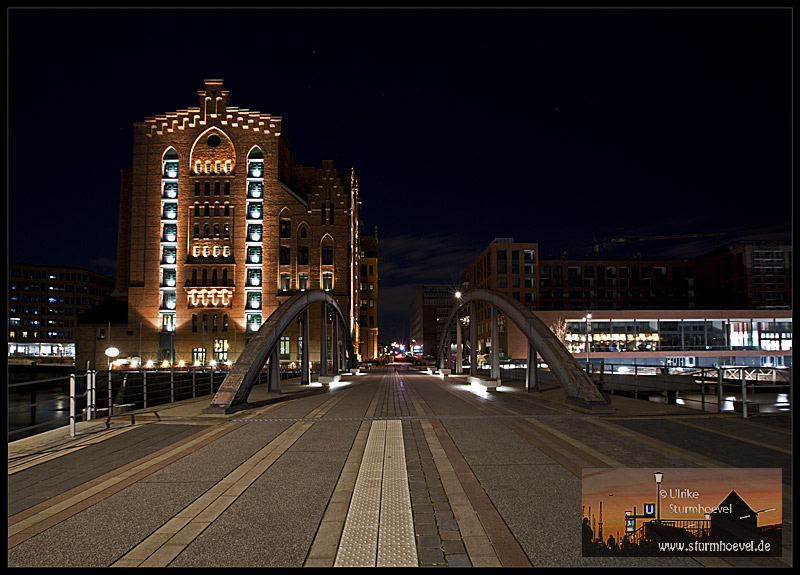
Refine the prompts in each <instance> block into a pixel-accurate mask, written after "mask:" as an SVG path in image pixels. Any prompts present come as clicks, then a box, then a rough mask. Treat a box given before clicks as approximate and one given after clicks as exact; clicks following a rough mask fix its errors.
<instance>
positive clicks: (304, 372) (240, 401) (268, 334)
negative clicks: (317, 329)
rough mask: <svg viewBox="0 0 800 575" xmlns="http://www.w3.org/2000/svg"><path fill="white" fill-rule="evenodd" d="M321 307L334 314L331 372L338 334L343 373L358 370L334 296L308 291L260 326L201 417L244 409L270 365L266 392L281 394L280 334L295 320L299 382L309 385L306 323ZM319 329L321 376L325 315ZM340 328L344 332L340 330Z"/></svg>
mask: <svg viewBox="0 0 800 575" xmlns="http://www.w3.org/2000/svg"><path fill="white" fill-rule="evenodd" d="M316 303H320V304H321V305H322V306H325V309H327V310H331V311H332V312H333V316H334V317H333V338H332V342H333V345H332V346H331V347H332V350H331V352H332V355H333V369H334V372H337V371H338V368H339V363H340V362H339V359H340V356H339V346H338V343H339V341H338V340H339V333H340V332H341V338H342V340H343V344H344V347H343V351H345V352H346V357H345V358H342V359H343V361H342V363H343V364H344V369H355V368H357V367H358V361H357V359H356V355H355V350H354V348H353V342H352V340H351V338H350V333H349V330H348V329H347V325H348V322H347V320H346V318H345V316H344V313H342V308H341V306H340V305H339V302H338V301H337V300H336V298H335V297H333V295H332V294H331V293H330V292H328V291H324V290H309V291H304V292H300V293H298V294H295V295H294V296H292V297H290V298H289V299H288V300H286V301H285V302H283V303H282V304H281V305H279V306H278V308H277V309H276V310H275V311H274V312H272V314H271V315H270V316H269V317H268V318H267V320H266V321H265V322H264V323H263V324H261V327H260V328H259V330H258V331H257V332H256V333H255V335H254V336H253V337H252V338H251V339H250V342H249V343H248V344H247V347H245V349H244V351H243V352H242V353H241V354H240V355H239V358H238V359H237V360H236V363H234V364H233V365H232V366H231V369H230V371H229V372H228V375H227V376H226V377H225V379H224V380H223V382H222V385H220V387H219V390H217V393H216V395H214V399H213V400H212V401H211V404H210V405H209V406H208V407H207V408H205V409H204V410H203V413H231V412H234V411H237V410H238V409H241V408H242V407H244V406H246V405H247V397H248V395H250V391H251V389H252V387H253V385H254V384H255V382H256V381H258V376H259V373H260V372H261V369H262V368H263V367H264V365H266V363H267V361H269V362H270V368H269V390H270V391H275V392H280V379H279V366H278V361H279V358H278V344H279V343H280V338H281V335H282V334H283V332H285V331H286V329H287V328H289V326H290V325H292V323H293V322H294V321H295V319H296V318H297V317H298V316H301V318H302V324H303V342H304V344H303V349H302V355H301V357H302V359H301V382H302V383H309V382H308V375H309V373H310V367H309V366H310V364H309V354H310V349H309V348H310V345H309V343H308V342H310V341H311V338H310V326H309V321H308V310H309V307H310V306H311V305H313V304H316ZM321 317H322V321H321V322H320V323H321V329H322V333H323V336H322V338H321V344H320V360H321V361H320V375H328V374H327V369H328V357H327V345H326V339H327V338H326V337H325V334H327V313H323V314H322V316H321ZM340 326H342V328H343V329H341V330H340V329H339V327H340Z"/></svg>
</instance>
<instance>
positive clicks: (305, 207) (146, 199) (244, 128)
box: [78, 80, 360, 365]
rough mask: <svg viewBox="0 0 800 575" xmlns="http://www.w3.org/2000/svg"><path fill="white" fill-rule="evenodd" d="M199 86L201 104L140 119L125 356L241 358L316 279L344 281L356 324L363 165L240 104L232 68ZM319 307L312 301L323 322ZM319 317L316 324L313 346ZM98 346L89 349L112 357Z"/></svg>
mask: <svg viewBox="0 0 800 575" xmlns="http://www.w3.org/2000/svg"><path fill="white" fill-rule="evenodd" d="M197 96H198V101H197V103H196V105H195V106H193V107H188V108H186V109H182V110H176V111H172V112H167V113H165V114H162V115H158V116H155V117H151V118H147V119H145V120H144V121H141V122H135V123H134V141H133V162H132V168H131V169H130V170H124V171H123V175H122V185H121V193H120V196H121V197H120V215H119V222H120V223H119V240H118V246H119V247H118V271H117V291H118V292H119V293H121V294H124V299H125V301H126V303H127V329H125V331H124V332H123V333H122V334H119V335H116V334H115V335H116V337H115V338H114V340H113V341H114V346H115V347H117V348H118V349H119V350H120V352H121V353H120V357H128V358H138V360H139V361H147V360H148V359H149V360H155V361H158V362H164V361H166V362H172V363H175V362H183V363H186V364H201V365H205V364H208V363H210V362H211V361H214V362H226V361H235V360H236V358H237V357H238V355H239V353H240V352H241V351H242V350H243V349H244V346H245V345H246V343H247V342H248V341H249V338H250V336H251V335H252V334H253V333H254V332H255V331H257V330H258V329H259V327H260V326H261V324H262V323H263V322H264V321H265V320H266V319H267V318H268V317H269V315H270V314H271V313H272V312H273V311H274V310H275V309H276V308H277V307H278V306H279V305H281V303H282V302H284V301H286V300H287V299H288V298H289V297H290V296H292V295H293V294H295V293H297V292H299V291H303V290H312V289H324V290H328V291H330V292H332V293H333V295H334V296H335V297H336V298H337V300H338V301H339V303H340V305H341V307H342V309H343V311H344V313H345V315H346V316H347V318H348V322H349V325H348V326H347V329H348V330H350V332H351V334H354V332H355V327H356V326H355V322H356V321H357V310H356V307H355V306H356V302H357V301H358V300H357V298H358V285H357V283H356V281H355V277H356V275H357V270H358V265H359V249H358V248H359V229H358V222H359V219H358V205H359V203H360V202H359V198H358V183H357V179H356V175H355V171H354V170H353V169H352V168H351V169H347V170H345V171H339V170H338V169H337V168H336V167H335V166H334V163H333V162H332V161H324V162H323V163H322V166H321V167H309V166H303V165H300V164H298V163H297V162H296V161H295V158H294V156H293V153H292V151H291V149H290V146H289V140H288V138H287V137H286V135H284V133H283V123H282V119H281V118H280V117H278V116H272V115H270V114H265V113H261V112H258V111H253V110H250V109H247V108H239V107H234V106H231V105H230V103H231V96H230V93H229V91H228V90H227V89H225V87H224V85H223V82H222V80H206V81H205V87H204V89H203V90H200V91H199V92H197ZM320 313H321V311H316V310H313V309H312V311H311V316H312V317H311V322H312V325H318V322H319V321H320ZM315 316H316V317H315ZM101 327H102V326H101V325H100V324H94V325H87V329H94V330H96V331H98V330H99V329H100V328H101ZM318 331H319V330H313V329H312V330H311V332H312V337H311V342H310V344H309V350H310V351H311V352H312V353H313V352H314V351H315V348H316V350H318V349H319V341H318V340H317V341H315V336H314V333H318ZM98 333H99V331H98ZM301 333H302V332H301V331H300V330H299V329H292V330H289V331H287V333H286V334H285V335H284V337H283V339H282V340H281V347H280V356H281V359H283V360H287V361H293V360H296V359H298V358H299V357H300V349H301V346H302V345H303V342H302V337H301V335H300V334H301ZM90 337H91V336H90ZM94 337H99V335H95V336H94ZM93 347H94V348H96V347H97V346H90V345H88V344H87V345H86V346H85V351H86V353H87V354H90V355H94V357H93V359H94V360H95V362H97V361H98V359H99V360H101V361H102V360H104V357H100V358H98V357H97V352H92V351H91V349H92V348H93ZM78 351H79V353H80V352H81V350H80V349H79V350H78ZM87 359H89V358H87Z"/></svg>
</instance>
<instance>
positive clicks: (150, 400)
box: [8, 368, 290, 441]
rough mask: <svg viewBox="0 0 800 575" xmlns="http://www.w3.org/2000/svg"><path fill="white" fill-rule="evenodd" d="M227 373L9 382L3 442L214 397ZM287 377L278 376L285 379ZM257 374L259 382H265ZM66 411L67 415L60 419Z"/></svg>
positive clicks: (128, 373)
mask: <svg viewBox="0 0 800 575" xmlns="http://www.w3.org/2000/svg"><path fill="white" fill-rule="evenodd" d="M226 374H227V371H220V370H212V369H202V368H196V369H188V370H163V369H162V370H90V371H87V372H86V373H81V374H70V375H67V376H61V377H56V378H51V379H39V380H34V381H28V382H22V383H14V384H9V385H8V388H9V405H8V414H9V431H8V440H9V441H13V440H15V439H19V438H21V437H20V436H22V437H27V436H30V435H35V434H38V433H42V432H44V431H48V430H50V429H55V428H58V427H64V426H67V425H69V427H70V435H71V436H73V437H74V435H75V424H76V422H78V421H91V420H93V419H97V418H99V417H109V416H112V415H118V414H120V413H123V412H125V411H129V410H133V409H141V408H147V407H152V406H155V405H161V404H165V403H174V402H176V401H181V400H184V399H190V398H193V397H198V396H202V395H208V394H213V393H214V392H215V391H216V390H217V389H218V388H219V386H220V384H221V383H222V381H223V380H224V378H225V375H226ZM286 375H290V374H289V373H287V374H283V373H282V374H281V376H282V378H285V376H286ZM266 380H267V374H266V372H262V373H261V374H260V376H259V383H266ZM62 412H67V414H66V415H61V413H62Z"/></svg>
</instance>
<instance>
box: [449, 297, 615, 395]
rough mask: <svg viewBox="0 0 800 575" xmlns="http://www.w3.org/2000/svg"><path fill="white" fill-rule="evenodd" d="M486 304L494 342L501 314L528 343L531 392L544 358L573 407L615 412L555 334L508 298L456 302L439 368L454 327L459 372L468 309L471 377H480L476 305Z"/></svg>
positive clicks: (495, 360)
mask: <svg viewBox="0 0 800 575" xmlns="http://www.w3.org/2000/svg"><path fill="white" fill-rule="evenodd" d="M479 301H480V302H486V303H488V304H490V305H491V311H492V319H491V326H492V334H491V337H492V342H496V341H497V313H498V311H501V312H502V313H503V314H504V315H505V317H506V319H507V320H510V321H512V322H513V323H514V324H515V325H516V326H517V327H518V328H519V330H520V331H521V332H522V333H523V335H525V337H526V338H527V340H528V378H527V387H528V389H530V388H531V382H532V381H535V378H536V369H537V367H536V358H537V352H538V355H541V356H542V358H543V359H544V361H545V362H546V363H547V365H548V367H549V368H550V371H551V373H552V374H553V375H554V376H555V379H556V381H557V382H558V383H559V385H561V387H562V388H563V389H564V392H565V393H566V396H567V400H568V401H569V402H570V403H574V404H576V405H581V406H583V407H587V408H589V409H592V410H597V411H612V410H613V408H612V407H611V405H610V404H609V402H608V400H607V399H606V398H605V397H604V396H603V394H602V393H601V392H600V390H599V389H598V388H597V386H596V385H595V384H594V382H593V381H592V379H591V378H590V377H589V375H588V374H587V373H586V372H585V371H584V370H583V369H581V366H580V365H579V364H578V362H577V361H576V360H575V358H574V357H572V354H571V353H570V352H569V351H568V350H567V348H566V347H564V344H563V343H561V341H560V340H559V339H558V338H557V337H556V336H555V334H554V333H553V332H552V331H551V330H550V329H549V328H548V327H547V326H546V325H545V324H544V323H543V322H542V321H541V320H540V319H539V318H538V317H536V315H534V314H533V313H532V312H531V311H530V310H529V309H528V308H527V307H525V306H523V305H522V304H520V303H519V302H518V301H516V300H515V299H512V298H510V297H508V296H507V295H505V294H503V293H499V292H494V291H490V290H481V289H477V290H470V291H467V292H464V293H462V294H461V296H460V297H458V298H457V301H456V304H455V305H454V306H453V309H451V310H450V314H449V315H448V317H447V320H446V323H445V326H444V331H443V332H442V336H441V339H440V341H439V349H438V359H437V363H438V367H439V368H440V369H444V368H445V367H446V365H445V362H446V361H447V359H448V358H449V356H450V353H449V348H450V342H451V335H450V333H451V330H452V327H453V326H455V328H456V343H457V350H458V354H457V355H458V357H457V362H456V369H457V371H460V368H461V361H460V359H461V358H460V350H461V342H462V337H461V321H460V319H457V318H460V315H461V313H460V311H461V310H462V308H464V307H465V306H468V309H469V315H470V322H469V323H470V327H469V329H470V370H471V373H472V375H477V371H476V366H477V362H476V360H477V352H476V347H475V342H476V339H477V338H476V325H475V324H476V321H475V318H476V313H475V304H476V302H479ZM491 365H492V373H491V377H492V379H499V378H500V367H499V357H498V350H497V346H496V345H492V363H491Z"/></svg>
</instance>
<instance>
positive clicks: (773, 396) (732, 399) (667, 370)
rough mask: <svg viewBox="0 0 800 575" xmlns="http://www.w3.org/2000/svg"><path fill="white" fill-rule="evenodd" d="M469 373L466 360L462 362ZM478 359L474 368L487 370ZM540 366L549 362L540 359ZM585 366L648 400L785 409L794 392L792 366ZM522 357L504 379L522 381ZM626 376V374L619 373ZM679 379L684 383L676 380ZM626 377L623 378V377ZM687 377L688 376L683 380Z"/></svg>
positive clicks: (599, 380) (597, 378) (714, 408)
mask: <svg viewBox="0 0 800 575" xmlns="http://www.w3.org/2000/svg"><path fill="white" fill-rule="evenodd" d="M463 369H464V373H469V365H465V366H464V368H463ZM490 370H491V367H490V366H489V365H479V366H478V372H479V373H482V374H486V373H487V372H490ZM540 370H542V372H543V373H547V371H548V370H547V367H546V366H545V365H543V364H541V363H540ZM588 371H589V373H590V376H591V377H592V379H593V380H594V382H595V383H596V384H597V385H598V386H599V387H600V389H601V390H602V391H603V392H604V393H607V394H609V395H615V394H619V395H627V394H630V395H632V396H633V397H635V398H637V399H639V398H645V399H648V400H650V401H663V402H666V403H671V404H676V405H684V406H686V407H690V408H693V409H698V410H700V411H704V412H712V413H722V412H735V413H741V414H742V417H743V418H747V417H748V416H749V415H752V414H754V413H760V414H764V413H784V414H785V413H789V412H790V410H791V404H792V402H791V398H792V368H788V369H776V368H755V367H733V366H720V367H679V366H664V365H636V364H634V365H622V364H610V363H605V362H591V363H589V366H588ZM526 373H527V361H526V360H510V361H506V362H502V363H501V364H500V376H501V380H503V381H515V380H516V381H525V377H526ZM622 376H624V377H622ZM679 380H680V381H681V382H683V385H682V386H681V388H682V389H680V390H677V387H678V386H676V385H675V384H676V383H677V382H678V381H679ZM623 381H624V383H622V382H623ZM685 382H690V383H689V385H686V383H685Z"/></svg>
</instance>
